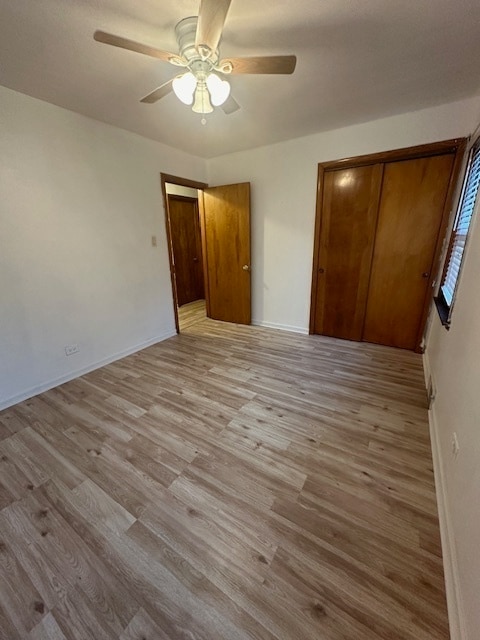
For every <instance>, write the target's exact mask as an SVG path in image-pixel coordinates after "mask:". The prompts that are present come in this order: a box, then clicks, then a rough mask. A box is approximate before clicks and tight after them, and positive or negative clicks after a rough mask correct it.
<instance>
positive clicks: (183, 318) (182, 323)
mask: <svg viewBox="0 0 480 640" xmlns="http://www.w3.org/2000/svg"><path fill="white" fill-rule="evenodd" d="M206 317H207V311H206V303H205V300H195V301H194V302H189V303H188V304H184V305H182V306H181V307H178V324H179V328H180V333H182V331H185V330H186V329H189V328H190V327H193V325H194V324H197V322H200V321H201V320H205V318H206Z"/></svg>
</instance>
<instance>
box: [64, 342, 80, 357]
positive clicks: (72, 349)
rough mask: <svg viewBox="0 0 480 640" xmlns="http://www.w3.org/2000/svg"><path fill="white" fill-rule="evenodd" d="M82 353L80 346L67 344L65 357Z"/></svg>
mask: <svg viewBox="0 0 480 640" xmlns="http://www.w3.org/2000/svg"><path fill="white" fill-rule="evenodd" d="M79 351H80V349H79V346H78V344H67V346H66V347H65V355H66V356H72V355H73V354H74V353H78V352H79Z"/></svg>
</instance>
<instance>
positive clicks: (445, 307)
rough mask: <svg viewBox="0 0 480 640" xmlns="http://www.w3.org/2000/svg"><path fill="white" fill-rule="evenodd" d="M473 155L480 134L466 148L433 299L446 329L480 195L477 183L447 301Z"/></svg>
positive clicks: (478, 152) (477, 152) (479, 150)
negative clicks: (449, 278)
mask: <svg viewBox="0 0 480 640" xmlns="http://www.w3.org/2000/svg"><path fill="white" fill-rule="evenodd" d="M475 157H479V158H480V135H479V136H477V137H476V138H475V139H474V141H473V143H472V144H471V145H470V147H469V149H468V156H467V160H466V166H465V172H464V174H463V179H462V186H461V190H460V196H459V199H458V204H457V207H456V211H455V218H454V221H453V226H452V229H451V231H450V236H449V241H448V249H447V251H446V254H445V260H444V263H443V269H442V275H441V278H440V285H439V287H438V293H437V296H436V297H435V298H434V300H435V305H436V307H437V311H438V314H439V316H440V320H441V322H442V324H443V325H444V327H445V328H446V329H450V325H451V319H452V313H453V309H454V307H455V301H456V298H457V292H458V288H459V284H460V280H461V275H462V271H463V267H464V264H465V256H466V252H467V246H468V242H469V239H470V234H471V231H472V228H473V222H474V218H475V215H476V210H477V207H478V202H479V196H480V184H479V185H477V190H476V193H475V198H474V200H473V205H472V211H471V215H470V219H469V221H468V228H467V231H466V234H465V242H464V246H463V250H462V255H461V257H460V263H459V266H458V270H457V273H456V277H455V284H454V287H453V291H452V298H451V302H450V303H448V302H447V299H446V297H445V294H444V291H443V287H444V285H445V282H446V280H447V275H448V272H449V267H450V260H451V257H452V253H453V250H454V247H455V241H456V239H457V236H458V235H460V234H458V228H459V224H460V222H461V220H462V212H463V207H464V204H465V197H466V195H467V184H468V181H469V178H470V175H471V174H470V172H471V169H472V165H473V164H474V161H475ZM478 170H479V172H480V167H479V169H478Z"/></svg>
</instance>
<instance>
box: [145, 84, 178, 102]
mask: <svg viewBox="0 0 480 640" xmlns="http://www.w3.org/2000/svg"><path fill="white" fill-rule="evenodd" d="M172 82H173V78H172V79H171V80H168V81H167V82H164V83H163V84H162V85H160V86H159V87H158V88H157V89H155V91H152V93H149V94H148V96H145V97H144V98H142V99H141V100H140V102H143V103H146V104H153V103H154V102H158V100H161V99H162V98H164V97H165V96H167V95H168V94H169V93H170V92H171V91H172Z"/></svg>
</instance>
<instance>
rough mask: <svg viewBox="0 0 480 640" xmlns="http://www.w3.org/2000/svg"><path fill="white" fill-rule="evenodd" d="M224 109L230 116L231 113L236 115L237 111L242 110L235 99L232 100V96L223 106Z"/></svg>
mask: <svg viewBox="0 0 480 640" xmlns="http://www.w3.org/2000/svg"><path fill="white" fill-rule="evenodd" d="M222 109H223V111H224V112H225V113H226V114H227V116H228V115H230V114H231V113H234V112H235V111H238V110H239V109H240V105H239V104H238V102H237V101H236V100H235V98H232V96H231V95H230V96H228V98H227V99H226V100H225V102H224V103H223V104H222Z"/></svg>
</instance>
